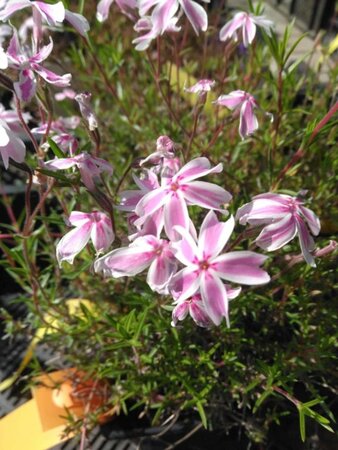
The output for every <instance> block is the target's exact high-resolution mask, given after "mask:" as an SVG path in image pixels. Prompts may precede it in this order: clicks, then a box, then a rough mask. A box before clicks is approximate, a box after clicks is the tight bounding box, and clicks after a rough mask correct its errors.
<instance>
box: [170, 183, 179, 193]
mask: <svg viewBox="0 0 338 450" xmlns="http://www.w3.org/2000/svg"><path fill="white" fill-rule="evenodd" d="M179 187H180V186H179V184H178V183H171V185H170V189H171V190H172V191H174V192H176V191H177V190H178V189H179Z"/></svg>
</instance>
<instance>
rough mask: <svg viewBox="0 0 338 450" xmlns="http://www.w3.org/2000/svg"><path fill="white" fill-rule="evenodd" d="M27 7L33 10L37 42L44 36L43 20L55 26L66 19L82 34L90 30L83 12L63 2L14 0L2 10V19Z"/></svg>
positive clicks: (8, 17)
mask: <svg viewBox="0 0 338 450" xmlns="http://www.w3.org/2000/svg"><path fill="white" fill-rule="evenodd" d="M27 7H30V8H32V10H33V34H34V40H35V42H36V43H38V42H39V41H40V40H41V38H42V21H45V22H47V24H48V25H49V26H54V27H55V26H57V25H59V24H60V23H62V22H63V21H64V20H66V21H67V22H69V23H70V24H71V25H72V26H73V27H74V28H75V30H76V31H77V32H78V33H79V34H81V35H82V36H85V35H86V33H87V31H88V30H89V23H88V21H87V19H86V18H85V17H83V16H82V15H81V14H77V13H73V12H71V11H68V10H67V9H65V7H64V6H63V3H62V2H57V3H55V4H53V5H51V4H49V3H45V2H42V1H30V0H12V1H10V2H8V3H7V5H6V6H5V8H4V9H3V10H2V11H0V20H3V21H6V20H8V19H10V18H11V17H12V15H13V14H15V13H16V12H17V11H20V10H22V9H24V8H27Z"/></svg>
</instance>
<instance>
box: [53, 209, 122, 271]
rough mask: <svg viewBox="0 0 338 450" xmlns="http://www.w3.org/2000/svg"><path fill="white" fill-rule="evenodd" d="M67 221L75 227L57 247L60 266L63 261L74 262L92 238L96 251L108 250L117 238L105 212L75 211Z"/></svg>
mask: <svg viewBox="0 0 338 450" xmlns="http://www.w3.org/2000/svg"><path fill="white" fill-rule="evenodd" d="M67 222H68V224H69V225H73V226H74V227H75V228H74V230H71V231H70V232H69V233H67V234H66V235H65V236H63V238H62V239H61V240H60V241H59V243H58V245H57V247H56V257H57V260H58V263H59V265H60V266H61V264H62V262H63V261H68V262H69V263H70V264H73V262H74V258H75V256H76V255H77V254H78V253H80V252H81V250H83V249H84V247H85V246H86V245H87V244H88V242H89V240H90V239H91V241H92V242H93V245H94V248H95V250H96V253H102V252H104V251H106V250H108V248H109V246H110V245H111V243H112V242H113V241H114V239H115V236H114V232H113V228H112V223H111V220H110V218H109V217H108V216H107V215H106V214H104V213H101V212H98V211H94V212H92V213H83V212H80V211H73V212H72V213H71V214H70V216H69V218H68V220H67Z"/></svg>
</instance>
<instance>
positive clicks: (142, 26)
mask: <svg viewBox="0 0 338 450" xmlns="http://www.w3.org/2000/svg"><path fill="white" fill-rule="evenodd" d="M177 22H178V17H171V18H170V20H168V21H167V23H166V26H165V28H164V29H163V28H161V27H162V24H161V23H160V22H158V21H155V22H153V19H152V17H150V16H144V17H141V18H140V19H139V20H138V21H137V22H136V24H135V26H134V30H135V31H136V32H137V33H143V32H144V33H145V34H142V36H139V37H137V38H135V39H134V40H133V44H135V45H136V47H135V50H137V51H143V50H146V49H147V48H148V47H149V45H150V44H151V41H152V40H154V39H155V38H157V36H159V35H160V34H163V33H164V32H167V33H177V32H179V31H180V30H181V27H178V26H177Z"/></svg>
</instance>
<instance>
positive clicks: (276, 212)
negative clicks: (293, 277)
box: [236, 192, 320, 267]
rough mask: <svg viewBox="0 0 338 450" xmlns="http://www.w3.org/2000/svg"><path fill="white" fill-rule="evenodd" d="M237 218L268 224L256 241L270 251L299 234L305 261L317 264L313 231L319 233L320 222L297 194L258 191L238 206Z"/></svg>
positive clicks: (251, 222)
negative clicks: (259, 192)
mask: <svg viewBox="0 0 338 450" xmlns="http://www.w3.org/2000/svg"><path fill="white" fill-rule="evenodd" d="M236 218H237V219H239V223H241V224H242V225H245V224H246V223H249V224H251V225H266V224H267V226H265V227H264V228H263V230H262V231H261V233H260V234H259V236H258V237H257V239H256V244H257V245H258V246H259V247H261V248H263V249H264V250H267V251H270V252H271V251H274V250H278V249H279V248H281V247H283V246H284V245H286V244H287V243H288V242H290V241H291V240H292V239H293V238H294V237H295V236H296V235H297V234H298V238H299V243H300V247H301V250H302V254H303V257H304V259H305V261H306V262H307V263H308V264H310V265H311V266H313V267H315V266H316V264H315V261H314V258H313V256H312V255H311V252H312V251H313V250H314V247H315V244H314V240H313V239H312V237H311V234H313V235H314V236H317V235H318V234H319V231H320V222H319V219H318V217H317V216H316V215H315V213H314V212H313V211H311V210H310V209H308V208H306V207H305V206H304V205H303V202H302V201H301V200H300V199H298V198H297V197H291V196H290V195H284V194H274V193H270V192H268V193H266V194H260V195H256V196H255V197H253V200H252V202H250V203H247V204H246V205H244V206H242V207H241V208H239V210H238V211H237V214H236ZM308 228H309V229H308ZM309 230H310V231H309ZM310 232H311V234H310Z"/></svg>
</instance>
